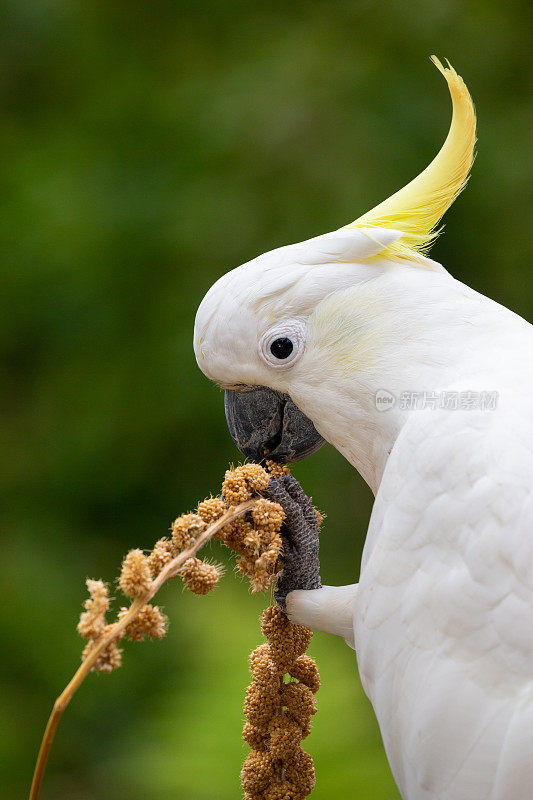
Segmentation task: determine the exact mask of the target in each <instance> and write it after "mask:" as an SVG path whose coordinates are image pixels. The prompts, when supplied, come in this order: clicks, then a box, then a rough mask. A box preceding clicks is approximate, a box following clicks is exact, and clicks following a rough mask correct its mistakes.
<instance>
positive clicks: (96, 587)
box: [78, 578, 109, 639]
mask: <svg viewBox="0 0 533 800" xmlns="http://www.w3.org/2000/svg"><path fill="white" fill-rule="evenodd" d="M85 583H86V584H87V589H88V590H89V594H90V597H89V598H88V599H87V600H86V601H85V603H84V604H83V606H84V608H85V611H83V612H82V614H81V616H80V621H79V622H78V633H79V634H80V636H83V638H84V639H95V638H97V637H98V636H100V635H101V634H102V632H103V630H104V628H105V625H106V618H105V615H106V611H107V610H108V608H109V595H108V590H107V586H106V584H105V583H104V582H103V581H93V580H91V579H90V578H87V580H86V582H85Z"/></svg>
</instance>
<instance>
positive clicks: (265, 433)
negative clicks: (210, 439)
mask: <svg viewBox="0 0 533 800" xmlns="http://www.w3.org/2000/svg"><path fill="white" fill-rule="evenodd" d="M225 406H226V420H227V422H228V428H229V432H230V433H231V436H232V438H233V441H234V442H235V444H236V445H237V447H238V449H239V450H240V451H241V453H242V454H243V455H245V456H246V457H247V458H249V459H250V460H251V461H262V460H263V459H264V458H267V457H268V458H271V459H272V460H273V461H277V462H278V463H279V464H286V463H290V462H293V461H300V460H301V459H302V458H305V457H306V456H309V455H311V453H314V452H315V451H316V450H318V449H319V448H320V447H322V445H323V444H325V440H324V439H323V438H322V436H321V435H320V434H319V433H318V431H317V429H316V428H315V426H314V425H313V423H312V422H311V420H310V419H308V418H307V417H306V416H305V414H303V413H302V412H301V411H300V409H299V408H298V407H297V406H296V405H295V404H294V403H293V401H292V400H291V398H290V397H289V395H287V394H282V392H276V391H274V390H273V389H268V388H267V387H266V386H257V387H253V388H251V389H242V390H240V391H235V390H234V389H226V392H225Z"/></svg>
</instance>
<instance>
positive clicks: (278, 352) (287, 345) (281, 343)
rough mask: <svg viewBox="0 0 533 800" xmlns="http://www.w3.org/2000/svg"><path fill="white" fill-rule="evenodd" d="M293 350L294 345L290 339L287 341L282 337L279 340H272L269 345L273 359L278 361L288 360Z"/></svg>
mask: <svg viewBox="0 0 533 800" xmlns="http://www.w3.org/2000/svg"><path fill="white" fill-rule="evenodd" d="M293 350H294V345H293V343H292V342H291V340H290V339H287V337H286V336H282V337H280V338H279V339H274V341H273V342H272V344H271V345H270V352H271V353H272V355H273V356H274V357H275V358H279V359H283V358H288V357H289V356H290V354H291V353H292V351H293Z"/></svg>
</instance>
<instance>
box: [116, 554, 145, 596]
mask: <svg viewBox="0 0 533 800" xmlns="http://www.w3.org/2000/svg"><path fill="white" fill-rule="evenodd" d="M151 582H152V577H151V572H150V566H149V564H148V559H147V557H146V556H145V555H144V553H143V551H142V550H130V552H129V553H128V554H127V556H126V558H125V559H124V561H123V562H122V572H121V573H120V579H119V586H120V588H121V589H122V591H123V592H124V594H125V595H126V597H138V595H140V594H142V593H143V592H145V591H147V589H149V588H150V584H151Z"/></svg>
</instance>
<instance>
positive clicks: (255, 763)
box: [241, 750, 274, 792]
mask: <svg viewBox="0 0 533 800" xmlns="http://www.w3.org/2000/svg"><path fill="white" fill-rule="evenodd" d="M273 772H274V769H273V765H272V761H271V759H270V758H269V756H268V753H265V752H261V751H260V750H252V752H251V753H248V755H247V756H246V761H245V762H244V764H243V767H242V771H241V783H242V788H243V789H244V791H245V792H246V791H251V792H257V791H258V790H260V789H265V788H266V787H267V786H268V784H269V783H270V780H271V779H272V776H273Z"/></svg>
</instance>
